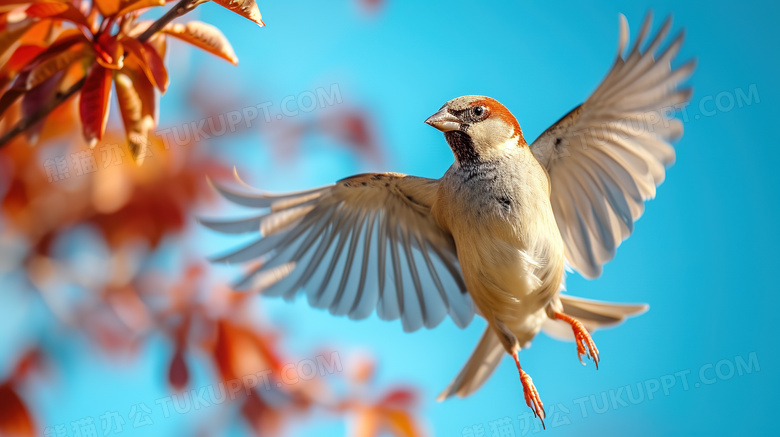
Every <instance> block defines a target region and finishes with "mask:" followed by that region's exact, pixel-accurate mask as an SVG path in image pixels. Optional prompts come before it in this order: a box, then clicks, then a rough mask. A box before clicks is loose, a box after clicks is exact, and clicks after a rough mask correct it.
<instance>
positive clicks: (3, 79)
mask: <svg viewBox="0 0 780 437" xmlns="http://www.w3.org/2000/svg"><path fill="white" fill-rule="evenodd" d="M44 49H45V47H41V46H38V45H34V44H27V45H23V46H19V48H17V49H16V50H14V52H13V54H12V55H11V57H10V58H8V61H7V62H6V63H5V65H3V66H2V68H0V72H1V73H0V90H2V89H5V86H6V85H8V83H9V82H10V81H11V79H13V78H14V76H16V74H17V73H19V71H20V70H21V69H22V68H23V67H24V66H25V65H27V64H29V63H30V62H31V61H32V60H33V59H35V58H36V57H37V56H38V55H40V54H41V53H42V52H43V50H44Z"/></svg>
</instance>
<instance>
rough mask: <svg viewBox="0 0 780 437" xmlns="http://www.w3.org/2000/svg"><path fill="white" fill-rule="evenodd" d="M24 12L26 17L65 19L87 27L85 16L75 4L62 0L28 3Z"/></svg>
mask: <svg viewBox="0 0 780 437" xmlns="http://www.w3.org/2000/svg"><path fill="white" fill-rule="evenodd" d="M25 13H26V14H27V16H28V17H34V18H50V19H59V20H67V21H70V22H72V23H76V24H80V25H82V26H86V27H89V23H88V22H87V17H85V16H84V14H82V13H81V11H80V10H78V9H77V8H76V7H75V6H73V5H72V4H70V3H64V2H38V3H34V4H32V5H30V6H29V7H28V8H27V9H26V10H25Z"/></svg>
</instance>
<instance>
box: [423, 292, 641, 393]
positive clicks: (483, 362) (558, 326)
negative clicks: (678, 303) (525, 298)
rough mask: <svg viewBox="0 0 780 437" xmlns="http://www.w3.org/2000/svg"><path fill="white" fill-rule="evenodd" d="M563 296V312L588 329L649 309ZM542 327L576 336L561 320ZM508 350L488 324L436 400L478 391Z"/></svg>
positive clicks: (560, 334) (565, 336)
mask: <svg viewBox="0 0 780 437" xmlns="http://www.w3.org/2000/svg"><path fill="white" fill-rule="evenodd" d="M560 299H561V304H562V306H563V313H564V314H567V315H569V316H571V317H574V318H575V319H577V320H579V321H580V322H582V324H583V325H584V326H585V328H587V329H588V331H594V330H596V329H601V328H608V327H612V326H615V325H617V324H619V323H620V322H622V321H623V320H625V319H626V318H628V317H631V316H637V315H639V314H642V313H644V312H645V311H647V309H648V306H647V305H646V304H620V303H611V302H599V301H596V300H588V299H581V298H578V297H572V296H566V295H561V296H560ZM542 329H543V330H544V332H545V333H547V334H548V335H550V336H552V337H556V338H561V339H569V340H573V339H574V335H573V333H572V329H571V325H569V324H568V323H565V322H562V321H560V320H553V319H548V320H547V321H546V322H545V323H544V325H543V326H542ZM505 353H506V352H505V351H504V346H503V345H501V342H500V341H499V339H498V337H497V336H496V334H494V333H493V330H492V329H491V328H490V326H487V327H486V328H485V333H484V334H482V338H481V339H480V340H479V343H478V344H477V347H476V349H474V352H472V354H471V357H469V360H468V361H467V362H466V365H465V366H463V369H461V371H460V373H458V376H456V377H455V379H453V380H452V382H451V383H450V385H448V386H447V388H445V389H444V391H443V392H441V394H440V395H439V397H438V398H437V400H439V401H443V400H445V399H447V398H449V397H450V396H453V395H457V396H459V397H466V396H468V395H470V394H472V393H474V392H475V391H477V389H479V388H480V387H482V384H484V383H485V381H487V379H488V378H489V377H490V375H492V374H493V371H494V370H495V369H496V367H498V363H500V362H501V358H503V357H504V354H505Z"/></svg>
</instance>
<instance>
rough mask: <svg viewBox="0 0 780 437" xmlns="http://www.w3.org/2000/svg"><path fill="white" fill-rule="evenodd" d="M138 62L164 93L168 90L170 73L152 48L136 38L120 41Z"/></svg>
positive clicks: (151, 80)
mask: <svg viewBox="0 0 780 437" xmlns="http://www.w3.org/2000/svg"><path fill="white" fill-rule="evenodd" d="M120 42H121V43H122V44H123V45H124V47H125V48H126V49H128V51H129V52H130V54H131V55H133V56H134V57H135V58H136V59H137V60H138V64H139V65H140V66H141V68H142V69H143V71H144V73H145V74H146V77H148V78H149V82H151V83H152V84H153V85H154V86H155V87H157V89H159V90H160V91H162V92H165V90H166V89H167V88H168V71H167V70H166V69H165V64H164V63H163V60H162V57H160V55H159V54H158V53H157V51H156V50H154V48H152V46H150V45H149V44H147V43H141V42H139V41H138V40H137V39H134V38H124V39H122V40H121V41H120Z"/></svg>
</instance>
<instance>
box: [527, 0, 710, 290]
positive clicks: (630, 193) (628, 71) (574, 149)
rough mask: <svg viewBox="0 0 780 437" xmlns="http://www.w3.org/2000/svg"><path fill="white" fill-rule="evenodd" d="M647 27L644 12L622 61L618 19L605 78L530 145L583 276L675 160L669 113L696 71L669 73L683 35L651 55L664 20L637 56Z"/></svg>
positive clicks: (686, 67)
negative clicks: (612, 56) (611, 63)
mask: <svg viewBox="0 0 780 437" xmlns="http://www.w3.org/2000/svg"><path fill="white" fill-rule="evenodd" d="M650 23H651V18H650V15H649V14H648V16H647V18H646V19H645V22H644V24H643V25H642V29H641V31H640V32H639V37H638V39H637V41H636V43H635V44H634V46H633V48H632V49H631V51H630V52H629V54H628V56H626V57H623V52H624V49H625V47H626V44H627V42H628V24H627V23H626V18H625V17H624V16H622V15H621V16H620V42H619V45H618V54H617V59H616V60H615V64H614V66H613V67H612V69H611V70H610V72H609V73H608V74H607V76H606V77H605V78H604V80H603V81H602V82H601V84H600V85H599V87H598V88H597V89H596V91H594V92H593V94H592V95H591V96H590V97H589V98H588V99H587V100H586V101H585V103H583V104H582V105H580V106H578V107H576V108H575V109H574V110H572V111H571V112H570V113H568V114H567V115H566V116H564V117H563V118H562V119H560V120H559V121H558V122H557V123H555V124H554V125H553V126H551V127H550V128H549V129H547V130H546V131H545V132H544V133H542V135H541V136H539V138H538V139H537V140H536V141H534V142H533V144H532V145H531V150H532V151H533V153H534V155H535V156H536V159H537V160H539V162H540V163H541V164H542V165H543V166H545V168H547V171H548V173H549V175H550V184H551V193H550V201H551V203H552V208H553V212H554V213H555V219H556V221H557V222H558V228H559V229H560V232H561V236H562V237H563V240H564V243H565V246H566V258H567V261H568V262H569V265H571V266H572V267H573V268H574V269H575V270H577V271H578V272H580V273H581V274H582V275H583V276H585V277H589V278H594V277H597V276H599V275H600V274H601V269H602V265H603V264H604V263H606V262H607V261H609V260H611V259H612V258H613V257H614V256H615V249H617V247H618V245H620V243H621V242H622V241H623V240H625V239H626V238H628V236H629V235H630V234H631V232H632V231H633V227H634V221H636V220H637V219H638V218H639V216H641V215H642V212H643V211H644V201H645V200H647V199H650V198H653V197H654V196H655V190H656V186H658V185H659V184H660V183H661V182H663V180H664V176H665V167H667V166H669V165H671V164H672V163H673V162H674V149H673V148H672V146H671V145H670V144H669V142H670V141H673V140H676V139H678V138H679V137H680V136H681V135H682V131H683V127H682V123H681V122H680V120H678V119H676V118H674V117H673V113H674V111H675V109H676V108H679V107H680V105H682V104H684V103H686V102H687V101H688V100H689V99H690V96H691V90H690V89H689V88H686V89H678V84H679V83H680V82H681V81H683V80H685V79H686V78H688V77H689V76H690V75H691V73H692V72H693V69H694V66H695V65H694V62H693V61H691V62H688V63H685V64H683V65H682V66H680V67H678V68H672V67H671V62H672V60H673V59H674V57H675V56H676V55H677V52H678V51H679V49H680V45H681V44H682V41H683V33H682V32H680V34H678V35H677V36H676V37H675V38H674V40H673V41H672V42H671V44H669V45H668V46H667V47H666V48H665V49H664V50H663V51H662V52H661V53H660V54H659V55H658V56H657V57H656V53H657V52H658V50H659V47H660V45H661V43H662V42H663V40H664V39H665V37H666V35H667V34H668V32H669V28H670V27H671V21H670V20H669V19H667V20H666V22H664V24H663V25H662V26H661V29H660V30H659V31H658V33H657V34H656V35H655V37H653V38H652V41H650V43H649V45H648V46H647V47H646V48H645V49H644V50H642V49H641V48H640V46H642V45H644V44H645V39H646V37H647V35H648V32H649V30H650Z"/></svg>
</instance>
